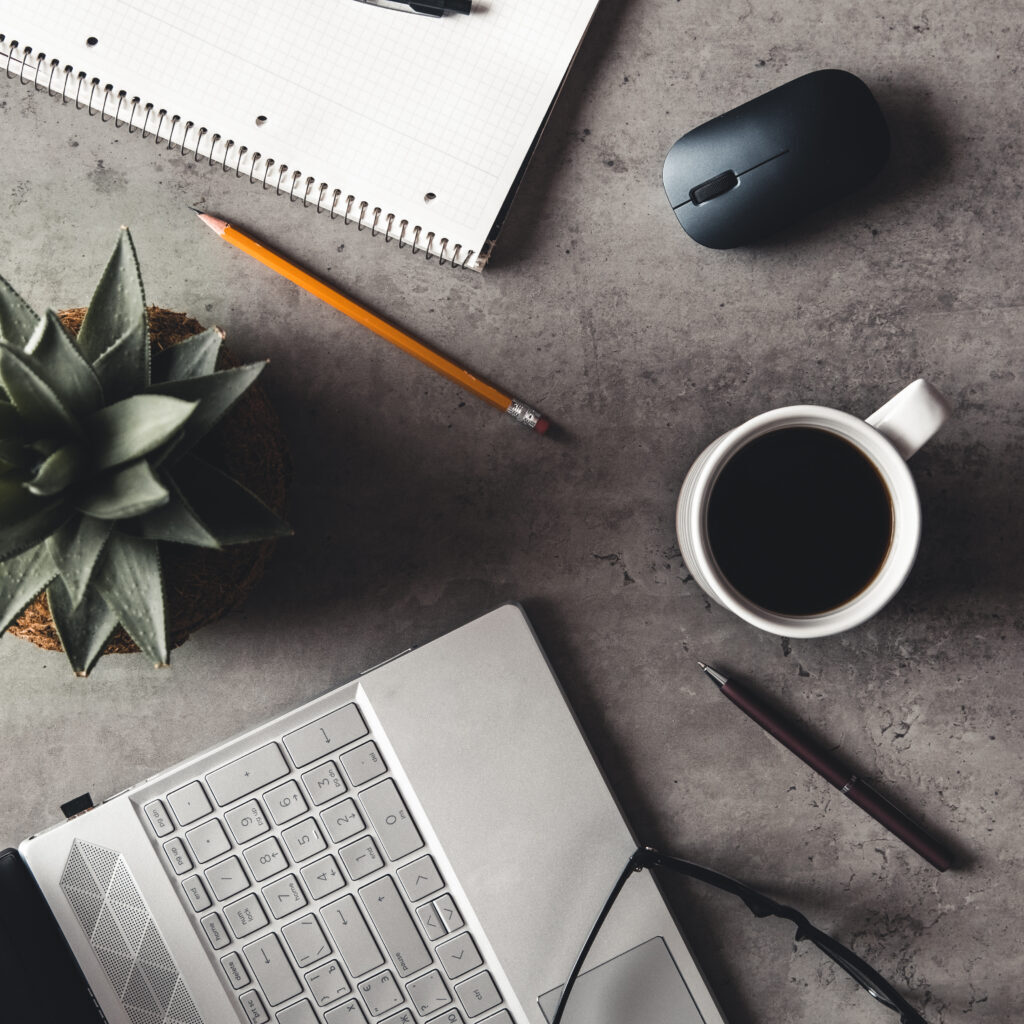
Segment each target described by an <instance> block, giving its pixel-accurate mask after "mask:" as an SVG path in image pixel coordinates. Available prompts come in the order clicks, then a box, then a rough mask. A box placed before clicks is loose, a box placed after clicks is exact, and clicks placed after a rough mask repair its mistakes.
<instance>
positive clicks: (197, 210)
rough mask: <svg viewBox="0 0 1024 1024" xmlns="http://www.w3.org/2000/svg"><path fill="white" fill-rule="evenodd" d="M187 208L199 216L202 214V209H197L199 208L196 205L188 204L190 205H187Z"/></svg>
mask: <svg viewBox="0 0 1024 1024" xmlns="http://www.w3.org/2000/svg"><path fill="white" fill-rule="evenodd" d="M189 209H190V210H191V211H192V212H193V213H198V214H199V216H200V217H201V216H202V215H203V211H202V210H199V209H197V208H196V207H194V206H190V207H189Z"/></svg>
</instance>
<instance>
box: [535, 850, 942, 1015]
mask: <svg viewBox="0 0 1024 1024" xmlns="http://www.w3.org/2000/svg"><path fill="white" fill-rule="evenodd" d="M644 868H648V869H650V868H669V869H670V870H672V871H676V872H678V873H679V874H681V875H684V876H686V877H688V878H695V879H697V880H698V881H701V882H706V883H707V884H708V885H712V886H714V887H715V888H716V889H721V890H723V891H724V892H728V893H732V894H733V895H734V896H738V897H739V898H740V899H741V900H743V902H744V903H745V904H746V906H747V909H749V910H750V911H751V913H753V915H754V916H755V917H759V918H760V917H780V918H783V919H784V920H787V921H791V922H792V923H793V924H795V925H796V941H797V942H802V941H803V940H804V939H809V940H810V941H811V943H812V944H813V945H814V946H816V947H817V948H818V949H819V950H820V951H821V952H822V953H824V954H825V955H826V956H827V957H829V959H830V960H832V962H833V963H835V964H836V965H837V966H839V967H841V968H842V969H843V970H844V971H845V972H846V973H847V974H848V975H849V976H850V977H851V978H852V979H853V980H854V981H855V982H857V984H858V985H860V986H861V987H862V988H863V989H865V991H867V993H868V994H869V995H871V996H872V997H873V998H874V999H876V1000H877V1001H878V1002H880V1003H881V1004H882V1005H883V1006H885V1007H886V1008H887V1009H890V1010H893V1011H895V1012H896V1013H898V1014H899V1015H900V1024H928V1022H927V1021H926V1020H925V1019H924V1017H922V1016H921V1014H920V1013H918V1011H917V1010H915V1009H914V1008H913V1007H912V1006H911V1005H910V1004H909V1003H908V1002H907V1001H906V1000H905V999H904V998H903V996H901V995H900V993H899V992H897V991H896V988H895V986H894V985H892V984H891V983H890V982H889V981H887V980H886V979H885V978H884V977H882V975H881V974H879V973H878V971H876V970H875V969H874V968H873V967H872V966H871V965H870V964H868V963H866V962H865V961H864V960H862V959H861V958H860V957H859V956H857V954H856V953H854V952H853V950H852V949H849V948H848V947H847V946H844V945H843V944H842V943H841V942H839V941H838V940H836V939H834V938H832V936H831V935H829V934H828V933H827V932H823V931H822V930H821V929H820V928H816V927H815V926H814V925H812V924H811V922H810V921H808V920H807V918H806V917H804V915H803V914H801V913H800V911H799V910H795V909H794V908H793V907H789V906H786V905H785V904H784V903H779V902H777V901H776V900H773V899H772V898H771V897H770V896H765V895H764V893H760V892H758V891H757V890H756V889H752V888H751V887H750V886H748V885H744V884H743V883H742V882H737V881H736V880H735V879H734V878H730V877H729V876H728V875H723V874H721V873H720V872H718V871H714V870H712V869H711V868H706V867H703V866H702V865H700V864H695V863H693V862H692V861H688V860H683V859H682V858H681V857H671V856H668V855H667V854H663V853H660V852H659V851H658V850H655V849H653V848H652V847H650V846H639V847H637V849H636V850H634V851H633V853H632V854H631V855H630V858H629V860H628V861H627V862H626V866H625V867H624V868H623V869H622V873H621V874H620V875H619V877H618V879H617V880H616V882H615V885H614V886H613V887H612V891H611V893H610V895H609V896H608V899H607V900H605V903H604V906H603V907H602V908H601V911H600V913H599V914H598V915H597V919H596V920H595V921H594V924H593V927H592V928H591V929H590V934H589V935H588V936H587V939H586V941H585V942H584V943H583V947H582V948H581V949H580V953H579V956H577V958H576V962H575V963H574V964H573V967H572V970H571V971H570V972H569V977H568V978H567V979H566V981H565V984H564V985H563V986H562V992H561V995H560V996H559V999H558V1004H557V1006H556V1007H555V1012H554V1015H553V1016H552V1018H551V1024H561V1020H562V1016H563V1014H564V1013H565V1008H566V1006H567V1005H568V1003H569V997H570V996H571V995H572V990H573V986H574V985H575V984H576V981H577V979H578V978H579V976H580V972H581V970H582V969H583V964H584V962H585V961H586V959H587V955H588V954H589V953H590V948H591V946H593V944H594V941H595V939H596V938H597V935H598V932H600V930H601V926H602V925H603V924H604V921H605V918H606V917H607V916H608V913H609V911H610V910H611V909H612V906H613V904H614V903H615V900H616V899H617V898H618V895H619V893H620V892H621V891H622V888H623V886H624V885H625V884H626V882H627V881H628V880H629V878H630V876H631V875H633V874H634V873H636V872H639V871H643V869H644Z"/></svg>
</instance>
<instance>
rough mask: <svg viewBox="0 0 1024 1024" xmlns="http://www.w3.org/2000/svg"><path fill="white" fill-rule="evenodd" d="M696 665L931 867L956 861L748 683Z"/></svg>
mask: <svg viewBox="0 0 1024 1024" xmlns="http://www.w3.org/2000/svg"><path fill="white" fill-rule="evenodd" d="M697 664H698V665H700V668H701V671H702V672H703V673H704V674H705V675H706V676H707V677H708V678H709V679H710V680H711V681H712V682H713V683H714V684H715V686H717V687H718V689H719V690H721V691H722V693H723V694H724V695H725V696H726V697H728V698H729V700H731V701H732V702H733V704H735V705H736V706H737V707H738V708H739V709H740V710H741V711H742V712H743V713H744V714H746V715H748V716H749V717H750V718H752V719H753V720H754V721H755V722H757V724H758V725H759V726H761V728H762V729H764V730H765V732H768V733H770V734H771V735H772V736H774V737H775V738H776V739H777V740H778V741H779V742H780V743H781V744H782V745H783V746H784V747H786V748H787V749H788V750H791V751H792V752H793V753H794V754H796V756H797V757H799V758H800V760H801V761H803V762H804V764H807V765H809V766H810V767H811V768H813V769H814V770H815V771H816V772H817V773H818V774H819V775H820V776H821V777H822V778H823V779H825V781H826V782H830V783H831V784H832V785H833V786H835V787H836V789H838V790H839V792H840V793H842V794H843V796H846V797H849V798H850V799H851V800H852V801H853V802H854V803H855V804H856V805H857V806H858V807H860V808H861V810H864V811H866V812H867V813H868V814H870V815H871V817H872V818H874V819H875V821H877V822H878V823H879V825H881V826H883V828H886V829H888V830H889V831H890V832H891V833H892V834H893V835H894V836H896V838H897V839H900V840H902V841H903V842H904V843H906V844H907V846H909V847H910V848H911V849H912V850H913V851H914V852H915V853H919V854H920V855H921V856H922V857H924V859H925V860H926V861H928V863H929V864H931V865H932V867H934V868H938V870H939V871H945V870H946V868H948V867H949V866H950V865H951V864H952V863H953V857H952V855H951V854H950V853H949V851H948V850H946V849H945V848H944V847H943V846H942V845H941V844H940V843H939V842H938V841H937V840H935V839H933V838H932V837H931V836H930V835H929V834H928V833H927V832H925V830H924V829H923V828H921V826H920V825H918V824H916V823H915V822H913V821H911V820H910V818H908V817H907V816H906V815H905V814H904V813H903V812H902V811H900V810H898V809H897V808H895V807H894V806H893V805H892V804H891V803H889V801H888V800H886V799H885V797H883V796H882V795H881V794H880V793H878V792H876V791H875V790H873V789H872V788H871V787H870V786H869V785H868V784H867V783H866V782H865V781H864V780H863V779H861V778H860V777H858V776H857V775H856V774H855V773H854V772H852V771H851V770H850V768H849V766H847V765H845V764H843V763H842V761H840V760H839V759H838V758H837V757H835V756H834V755H833V754H832V753H831V752H830V751H827V750H823V749H822V748H821V747H819V746H818V745H817V744H816V743H813V742H811V740H810V739H808V737H807V736H805V735H804V734H803V733H801V732H800V731H799V730H798V729H796V728H795V727H794V726H793V725H792V724H791V723H789V722H787V721H786V720H785V719H783V718H782V717H780V716H779V715H778V714H777V713H776V712H775V711H774V710H772V709H771V708H769V707H768V706H767V705H766V704H763V703H762V702H761V701H760V700H759V699H758V698H757V697H756V696H755V695H754V694H753V693H752V692H751V691H750V690H748V689H747V688H746V687H745V686H742V685H741V684H740V683H737V682H736V681H735V680H734V679H729V678H728V677H726V676H724V675H722V673H721V672H717V671H715V669H713V668H711V666H710V665H705V664H704V662H702V661H698V662H697Z"/></svg>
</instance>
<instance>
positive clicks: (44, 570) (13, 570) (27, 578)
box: [0, 544, 57, 633]
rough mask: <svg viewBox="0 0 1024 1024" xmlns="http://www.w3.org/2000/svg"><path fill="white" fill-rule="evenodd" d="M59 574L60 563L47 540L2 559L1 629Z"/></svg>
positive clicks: (0, 572)
mask: <svg viewBox="0 0 1024 1024" xmlns="http://www.w3.org/2000/svg"><path fill="white" fill-rule="evenodd" d="M56 575H57V566H56V565H55V564H54V561H53V559H52V558H51V557H50V553H49V551H47V549H46V545H45V544H37V545H36V546H35V547H33V548H29V549H28V551H23V552H22V553H21V554H20V555H15V556H14V557H13V558H8V559H7V560H6V561H3V562H0V633H3V631H4V630H5V629H7V627H8V626H9V625H10V624H11V623H12V622H13V621H14V620H15V619H16V618H17V617H18V616H19V615H20V614H21V613H22V612H23V611H24V610H25V607H26V606H27V605H28V603H29V602H30V601H31V600H32V599H33V598H34V597H35V596H36V595H37V594H39V593H41V592H42V591H43V589H44V588H45V587H46V585H47V584H48V583H49V582H50V580H52V579H53V578H54V576H56Z"/></svg>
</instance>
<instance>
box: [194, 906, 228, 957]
mask: <svg viewBox="0 0 1024 1024" xmlns="http://www.w3.org/2000/svg"><path fill="white" fill-rule="evenodd" d="M199 923H200V924H201V925H202V926H203V931H204V932H206V937H207V939H209V941H210V945H211V946H212V947H213V948H214V949H223V948H224V947H225V946H229V945H230V944H231V936H230V935H228V933H227V932H226V931H225V930H224V922H223V921H222V920H221V919H220V914H207V915H206V917H204V918H203V919H202V920H201V921H200V922H199Z"/></svg>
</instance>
